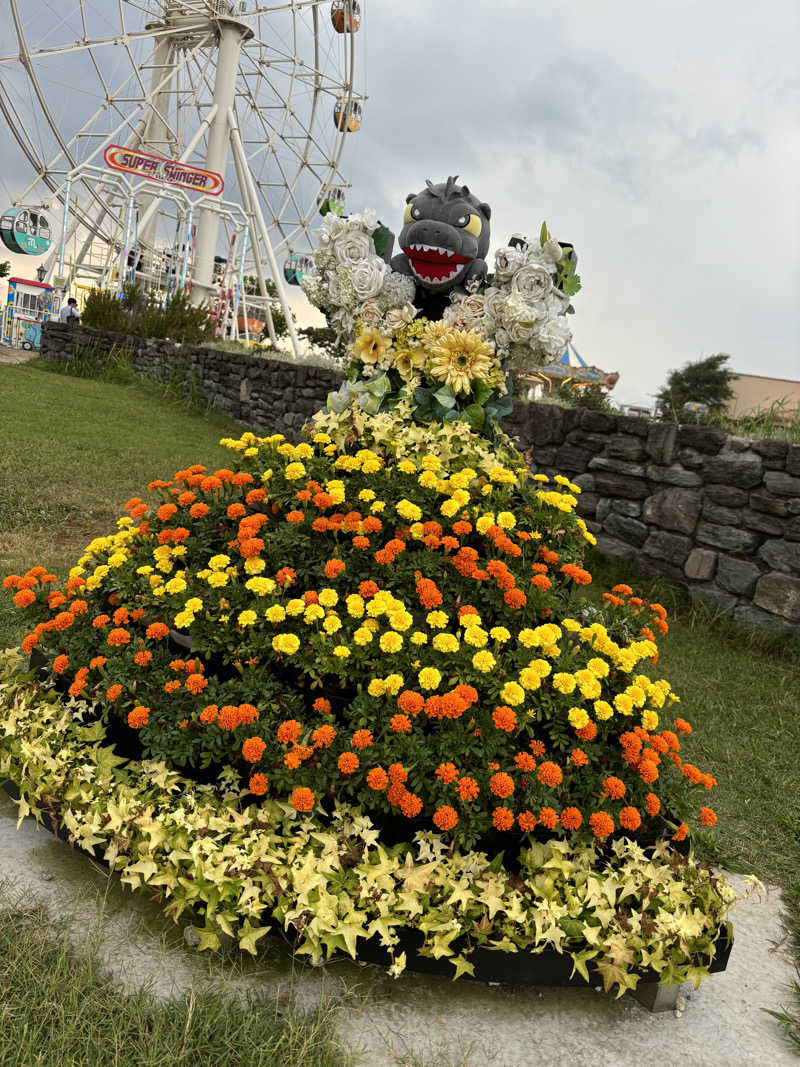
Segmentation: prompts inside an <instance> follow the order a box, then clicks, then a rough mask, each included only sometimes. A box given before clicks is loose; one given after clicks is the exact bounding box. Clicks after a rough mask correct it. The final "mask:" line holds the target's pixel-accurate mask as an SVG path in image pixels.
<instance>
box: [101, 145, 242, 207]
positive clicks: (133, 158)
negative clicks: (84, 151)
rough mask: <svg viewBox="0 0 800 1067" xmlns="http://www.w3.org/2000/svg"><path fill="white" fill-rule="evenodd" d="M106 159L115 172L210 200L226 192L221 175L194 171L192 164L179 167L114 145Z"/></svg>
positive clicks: (105, 154)
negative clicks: (147, 179)
mask: <svg viewBox="0 0 800 1067" xmlns="http://www.w3.org/2000/svg"><path fill="white" fill-rule="evenodd" d="M103 159H105V161H106V166H108V167H112V168H113V169H114V170H121V171H124V172H125V173H126V174H139V175H141V177H142V178H150V179H151V180H152V181H156V182H166V184H167V185H178V186H180V187H181V188H182V189H194V191H195V192H197V193H205V194H206V195H207V196H219V195H220V193H221V192H222V190H223V189H224V188H225V179H224V178H223V177H222V175H221V174H215V173H214V171H212V170H202V169H201V168H200V167H193V166H192V165H191V164H189V163H178V162H176V161H175V160H174V159H164V158H163V157H162V156H151V155H150V154H149V153H148V152H140V151H139V149H138V148H123V147H122V145H118V144H111V145H109V146H108V148H107V149H106V150H105V152H104V153H103Z"/></svg>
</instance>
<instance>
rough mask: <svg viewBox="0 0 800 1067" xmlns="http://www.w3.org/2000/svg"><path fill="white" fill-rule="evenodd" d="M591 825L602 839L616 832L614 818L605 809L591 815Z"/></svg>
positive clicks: (593, 831) (596, 835)
mask: <svg viewBox="0 0 800 1067" xmlns="http://www.w3.org/2000/svg"><path fill="white" fill-rule="evenodd" d="M589 825H590V826H591V828H592V833H593V834H594V836H595V837H598V838H600V839H601V840H602V839H603V838H605V837H608V835H609V834H613V832H614V820H613V819H612V818H611V816H610V815H607V814H606V812H604V811H595V812H593V814H591V815H590V816H589Z"/></svg>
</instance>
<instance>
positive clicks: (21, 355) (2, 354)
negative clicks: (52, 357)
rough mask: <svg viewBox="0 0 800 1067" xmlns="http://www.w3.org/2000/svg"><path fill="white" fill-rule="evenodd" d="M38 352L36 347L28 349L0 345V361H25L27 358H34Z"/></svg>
mask: <svg viewBox="0 0 800 1067" xmlns="http://www.w3.org/2000/svg"><path fill="white" fill-rule="evenodd" d="M38 354H39V353H38V352H37V351H36V349H30V350H28V349H25V348H11V346H10V345H0V363H27V362H28V360H29V359H36V357H37V355H38Z"/></svg>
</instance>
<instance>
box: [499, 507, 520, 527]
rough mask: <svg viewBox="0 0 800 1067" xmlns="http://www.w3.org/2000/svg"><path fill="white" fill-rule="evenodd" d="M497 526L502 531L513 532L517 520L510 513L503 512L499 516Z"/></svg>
mask: <svg viewBox="0 0 800 1067" xmlns="http://www.w3.org/2000/svg"><path fill="white" fill-rule="evenodd" d="M497 525H498V526H499V527H500V529H501V530H513V529H514V527H515V526H516V525H517V520H516V518H515V516H514V515H513V514H512V513H511V512H510V511H501V512H498V515H497Z"/></svg>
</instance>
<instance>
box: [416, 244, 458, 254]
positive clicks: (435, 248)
mask: <svg viewBox="0 0 800 1067" xmlns="http://www.w3.org/2000/svg"><path fill="white" fill-rule="evenodd" d="M411 247H412V248H413V249H414V250H415V251H416V252H439V253H441V254H442V255H447V256H452V255H454V253H453V252H451V251H450V249H449V248H440V247H439V245H412V246H411Z"/></svg>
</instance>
